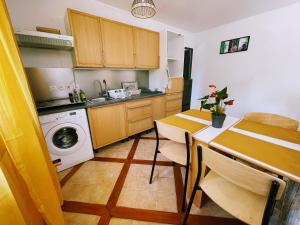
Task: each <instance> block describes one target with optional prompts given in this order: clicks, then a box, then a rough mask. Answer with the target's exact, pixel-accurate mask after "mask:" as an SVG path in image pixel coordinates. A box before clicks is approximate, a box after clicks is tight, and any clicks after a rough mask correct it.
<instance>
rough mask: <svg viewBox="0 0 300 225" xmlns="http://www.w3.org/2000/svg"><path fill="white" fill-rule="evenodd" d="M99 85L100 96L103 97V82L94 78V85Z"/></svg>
mask: <svg viewBox="0 0 300 225" xmlns="http://www.w3.org/2000/svg"><path fill="white" fill-rule="evenodd" d="M97 84H98V85H99V97H102V95H103V89H102V84H101V81H100V80H94V86H96V85H97Z"/></svg>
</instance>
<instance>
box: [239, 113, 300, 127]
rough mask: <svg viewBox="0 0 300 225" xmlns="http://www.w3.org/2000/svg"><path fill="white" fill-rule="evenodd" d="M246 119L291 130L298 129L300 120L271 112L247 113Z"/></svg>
mask: <svg viewBox="0 0 300 225" xmlns="http://www.w3.org/2000/svg"><path fill="white" fill-rule="evenodd" d="M244 119H245V120H249V121H253V122H257V123H262V124H267V125H271V126H276V127H282V128H286V129H290V130H297V129H298V126H299V122H298V121H297V120H293V119H291V118H288V117H285V116H280V115H276V114H271V113H261V112H251V113H246V114H245V116H244Z"/></svg>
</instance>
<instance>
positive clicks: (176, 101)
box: [166, 92, 182, 116]
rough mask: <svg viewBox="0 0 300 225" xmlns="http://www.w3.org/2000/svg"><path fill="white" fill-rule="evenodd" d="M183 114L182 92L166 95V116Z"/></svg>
mask: <svg viewBox="0 0 300 225" xmlns="http://www.w3.org/2000/svg"><path fill="white" fill-rule="evenodd" d="M180 112H182V92H179V93H173V94H167V95H166V116H171V115H174V114H177V113H180Z"/></svg>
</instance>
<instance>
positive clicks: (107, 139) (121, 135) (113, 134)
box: [88, 93, 182, 149]
mask: <svg viewBox="0 0 300 225" xmlns="http://www.w3.org/2000/svg"><path fill="white" fill-rule="evenodd" d="M181 101H182V93H175V94H167V95H163V96H157V97H152V98H147V99H141V100H135V101H129V102H125V103H119V104H113V105H106V106H99V107H95V108H89V109H88V116H89V122H90V129H91V134H92V140H93V147H94V149H97V148H100V147H103V146H106V145H109V144H112V143H114V142H117V141H119V140H122V139H125V138H127V137H129V136H132V135H135V134H138V133H141V132H143V131H146V130H149V129H151V128H153V121H154V120H159V119H162V118H164V117H166V116H171V115H174V114H176V113H179V112H181Z"/></svg>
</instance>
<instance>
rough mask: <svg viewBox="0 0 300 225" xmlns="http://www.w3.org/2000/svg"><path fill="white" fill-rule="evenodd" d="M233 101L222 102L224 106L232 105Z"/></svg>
mask: <svg viewBox="0 0 300 225" xmlns="http://www.w3.org/2000/svg"><path fill="white" fill-rule="evenodd" d="M233 102H234V100H233V99H232V100H228V101H226V102H224V104H225V105H233Z"/></svg>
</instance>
